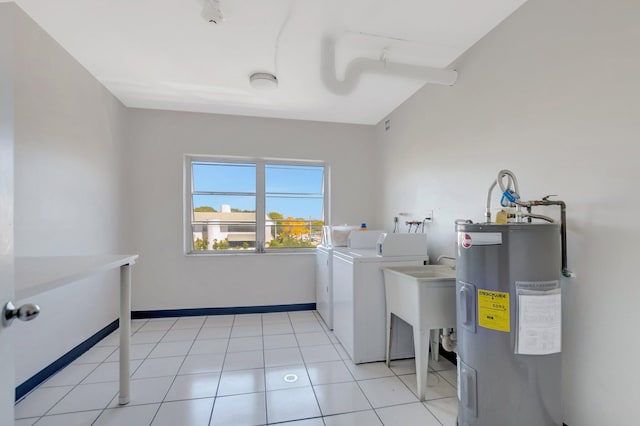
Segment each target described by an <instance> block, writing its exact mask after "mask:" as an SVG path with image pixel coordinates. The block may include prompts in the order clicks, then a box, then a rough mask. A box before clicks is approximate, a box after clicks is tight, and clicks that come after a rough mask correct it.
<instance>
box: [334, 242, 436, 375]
mask: <svg viewBox="0 0 640 426" xmlns="http://www.w3.org/2000/svg"><path fill="white" fill-rule="evenodd" d="M404 235H408V234H404ZM413 235H415V234H413ZM412 238H416V237H412ZM424 239H425V240H424V241H425V244H424V254H411V255H402V251H397V250H396V251H394V255H393V256H380V255H378V254H377V250H376V249H351V250H341V251H334V253H333V328H334V333H335V335H336V337H337V338H338V340H340V343H342V346H343V347H344V349H345V350H346V351H347V353H348V354H349V356H350V357H351V359H352V360H353V362H354V363H356V364H359V363H364V362H375V361H384V360H385V358H386V351H385V343H386V342H385V341H386V330H385V327H386V324H385V321H386V302H385V292H384V274H383V272H382V268H386V267H390V266H415V265H425V264H428V263H429V257H428V256H427V250H426V235H425V236H424ZM395 325H396V328H395V329H394V332H393V341H392V342H391V358H392V359H399V358H412V357H413V356H414V351H413V331H412V328H411V326H410V325H409V324H407V323H405V322H404V321H396V324H395Z"/></svg>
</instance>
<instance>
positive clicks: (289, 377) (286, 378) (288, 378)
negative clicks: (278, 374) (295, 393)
mask: <svg viewBox="0 0 640 426" xmlns="http://www.w3.org/2000/svg"><path fill="white" fill-rule="evenodd" d="M283 379H284V381H285V382H287V383H293V382H297V381H298V376H297V375H295V374H287V375H286V376H284V377H283Z"/></svg>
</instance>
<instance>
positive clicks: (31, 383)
mask: <svg viewBox="0 0 640 426" xmlns="http://www.w3.org/2000/svg"><path fill="white" fill-rule="evenodd" d="M119 322H120V321H119V320H117V319H116V320H114V321H113V322H111V323H110V324H109V325H107V326H106V327H104V328H103V329H101V330H100V331H98V332H97V333H95V334H94V335H93V336H91V337H89V338H88V339H87V340H85V341H84V342H82V343H80V344H79V345H77V346H76V347H74V348H73V349H71V350H70V351H69V352H67V353H66V354H64V355H62V356H61V357H60V358H58V359H57V360H55V361H53V362H52V363H51V364H49V365H47V366H46V367H45V368H43V369H42V370H40V371H38V372H37V373H36V374H35V375H33V376H32V377H31V378H29V379H27V380H26V381H25V382H24V383H22V384H20V385H18V387H16V402H18V401H19V400H20V399H22V398H23V397H24V396H25V395H27V394H28V393H29V392H31V391H32V390H33V389H34V388H35V387H36V386H38V385H39V384H40V383H42V382H44V381H45V380H47V379H48V378H49V377H51V376H53V375H54V374H56V373H57V372H58V371H60V370H62V369H63V368H64V367H66V366H67V365H69V364H71V363H72V362H73V361H75V360H76V359H78V358H79V357H80V356H81V355H82V354H83V353H85V352H87V351H88V350H89V349H91V348H92V347H93V346H95V345H96V344H97V343H98V342H99V341H100V340H102V339H104V338H105V337H107V336H108V335H109V334H111V333H113V332H114V331H115V330H117V329H118V324H119Z"/></svg>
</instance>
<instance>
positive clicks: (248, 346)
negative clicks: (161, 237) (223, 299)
mask: <svg viewBox="0 0 640 426" xmlns="http://www.w3.org/2000/svg"><path fill="white" fill-rule="evenodd" d="M132 332H133V335H132V350H131V354H132V364H131V374H132V381H131V392H132V399H131V402H130V404H129V405H127V406H124V407H121V406H119V405H118V402H117V401H118V395H117V392H118V382H117V380H118V362H117V361H118V346H117V345H118V332H117V331H116V332H114V333H112V334H111V335H109V336H107V337H106V338H105V339H103V340H102V341H101V342H100V343H99V344H98V345H96V346H95V347H93V348H92V349H91V350H89V351H88V352H87V353H85V354H84V355H82V356H81V357H80V358H78V359H77V360H76V361H74V362H73V363H72V364H71V365H69V366H68V367H66V368H65V369H63V370H62V371H60V372H59V373H58V374H56V375H55V376H53V377H51V378H50V379H49V380H48V381H46V382H45V383H43V384H42V385H40V386H39V387H38V388H37V389H35V390H34V391H33V392H31V393H30V394H29V395H27V397H25V398H24V399H22V400H21V401H20V402H19V403H18V404H17V405H16V426H27V425H29V426H30V425H37V426H44V425H48V426H56V425H65V426H73V425H77V426H82V425H117V426H122V425H127V426H129V425H131V426H145V425H154V426H155V425H184V426H198V425H213V426H218V425H230V426H231V425H232V426H242V425H266V424H269V425H271V424H283V425H291V426H294V425H295V426H343V425H344V426H349V425H367V426H369V425H387V426H395V425H398V426H411V425H421V426H455V424H456V413H457V398H456V388H455V386H456V371H455V365H453V364H452V363H450V362H449V361H447V360H445V359H444V358H440V360H439V362H432V361H431V362H429V373H428V389H427V401H425V402H423V403H421V402H419V401H418V398H417V397H416V375H415V364H414V361H413V360H412V359H410V360H401V361H394V362H392V365H391V368H387V366H386V365H385V364H384V363H381V362H380V363H371V364H360V365H355V364H353V363H352V362H351V361H350V360H349V357H348V355H347V354H346V352H345V351H344V349H343V348H342V346H341V345H340V344H339V342H338V340H337V339H336V337H335V336H334V334H333V333H332V332H331V331H329V330H328V329H327V327H326V326H325V325H324V322H322V320H321V319H320V317H319V316H318V314H317V313H316V312H312V311H305V312H284V313H273V314H247V315H228V316H210V317H188V318H169V319H152V320H134V321H133V322H132Z"/></svg>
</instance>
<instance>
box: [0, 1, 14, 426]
mask: <svg viewBox="0 0 640 426" xmlns="http://www.w3.org/2000/svg"><path fill="white" fill-rule="evenodd" d="M15 7H16V6H15V4H13V3H4V4H0V310H2V308H3V307H4V305H5V304H6V303H7V302H8V301H10V300H11V299H12V298H13V292H14V283H13V125H14V124H13V123H14V121H13V84H12V78H11V77H12V64H13V54H12V51H13V33H14V32H13V19H12V17H13V16H14V12H15V9H14V8H15ZM0 360H2V362H0V425H12V424H13V417H14V414H13V403H14V398H15V396H14V395H15V382H14V381H15V378H14V376H15V367H14V362H13V344H12V341H11V336H10V333H9V329H7V328H5V327H3V326H2V322H1V321H0Z"/></svg>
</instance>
